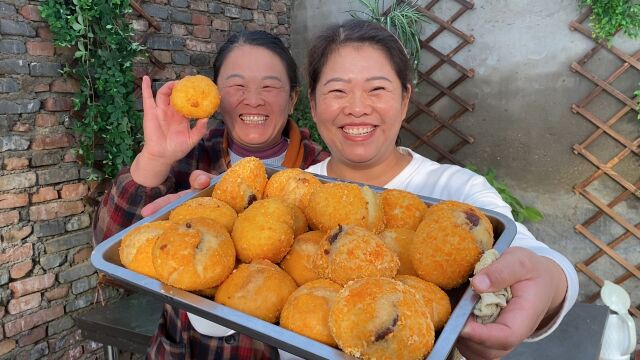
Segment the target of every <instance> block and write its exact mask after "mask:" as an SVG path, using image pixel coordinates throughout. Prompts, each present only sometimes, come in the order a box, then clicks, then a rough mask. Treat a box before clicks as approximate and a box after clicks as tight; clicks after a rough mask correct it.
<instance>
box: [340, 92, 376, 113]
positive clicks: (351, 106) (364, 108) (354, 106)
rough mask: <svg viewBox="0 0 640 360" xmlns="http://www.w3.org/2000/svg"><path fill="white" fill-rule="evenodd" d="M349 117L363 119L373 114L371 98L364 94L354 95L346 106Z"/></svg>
mask: <svg viewBox="0 0 640 360" xmlns="http://www.w3.org/2000/svg"><path fill="white" fill-rule="evenodd" d="M345 111H346V113H347V115H352V116H355V117H361V116H364V115H368V114H370V113H371V103H370V101H369V98H368V97H367V96H366V95H365V94H362V93H354V94H352V96H350V97H349V99H348V103H347V106H345Z"/></svg>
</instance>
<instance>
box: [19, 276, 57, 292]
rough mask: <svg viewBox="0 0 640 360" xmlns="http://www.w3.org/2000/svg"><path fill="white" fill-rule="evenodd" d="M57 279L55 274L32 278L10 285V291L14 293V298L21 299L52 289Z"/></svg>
mask: <svg viewBox="0 0 640 360" xmlns="http://www.w3.org/2000/svg"><path fill="white" fill-rule="evenodd" d="M55 279H56V275H55V274H44V275H39V276H32V277H30V278H28V279H24V280H20V281H14V282H12V283H9V289H11V291H12V292H13V297H20V296H22V295H27V294H31V293H34V292H37V291H40V290H44V289H48V288H50V287H51V286H53V283H54V281H55Z"/></svg>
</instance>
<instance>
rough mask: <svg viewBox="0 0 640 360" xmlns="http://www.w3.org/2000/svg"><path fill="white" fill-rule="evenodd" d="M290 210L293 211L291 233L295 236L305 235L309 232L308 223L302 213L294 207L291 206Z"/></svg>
mask: <svg viewBox="0 0 640 360" xmlns="http://www.w3.org/2000/svg"><path fill="white" fill-rule="evenodd" d="M291 209H292V210H293V233H294V234H295V236H298V235H302V234H304V233H306V232H307V230H309V223H308V222H307V217H306V216H304V212H302V209H300V208H299V207H297V206H295V205H291Z"/></svg>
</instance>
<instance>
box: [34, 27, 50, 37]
mask: <svg viewBox="0 0 640 360" xmlns="http://www.w3.org/2000/svg"><path fill="white" fill-rule="evenodd" d="M36 34H37V35H38V37H39V38H41V39H42V40H53V34H52V33H51V30H49V26H47V25H43V26H38V28H37V29H36Z"/></svg>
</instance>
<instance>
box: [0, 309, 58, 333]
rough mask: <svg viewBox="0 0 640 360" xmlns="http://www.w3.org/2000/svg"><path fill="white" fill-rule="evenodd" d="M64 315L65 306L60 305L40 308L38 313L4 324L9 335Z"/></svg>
mask: <svg viewBox="0 0 640 360" xmlns="http://www.w3.org/2000/svg"><path fill="white" fill-rule="evenodd" d="M62 315H64V306H63V305H58V306H55V307H52V308H50V309H44V310H40V311H38V312H36V313H33V314H29V315H26V316H23V317H21V318H19V319H16V320H13V321H9V322H8V323H6V324H4V332H5V334H6V335H7V336H8V337H11V336H14V335H16V334H19V333H21V332H23V331H27V330H29V329H33V328H34V327H36V326H38V325H41V324H44V323H46V322H49V321H51V320H53V319H57V318H59V317H61V316H62Z"/></svg>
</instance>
